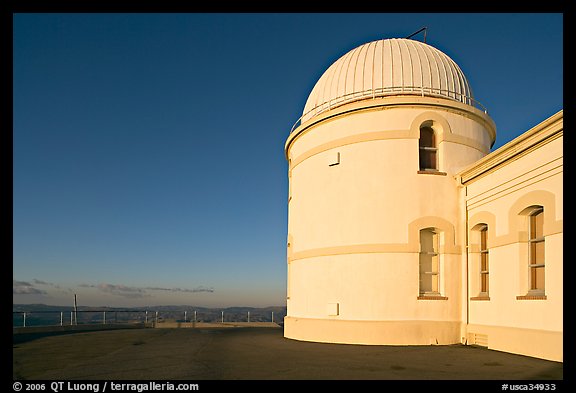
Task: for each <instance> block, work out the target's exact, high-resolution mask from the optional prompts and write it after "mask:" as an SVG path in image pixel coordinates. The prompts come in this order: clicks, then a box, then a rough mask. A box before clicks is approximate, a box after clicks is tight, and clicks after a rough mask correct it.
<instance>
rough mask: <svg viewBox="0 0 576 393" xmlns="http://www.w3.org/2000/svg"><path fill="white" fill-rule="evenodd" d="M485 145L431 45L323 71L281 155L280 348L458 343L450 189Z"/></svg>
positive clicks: (456, 207) (458, 270) (450, 71)
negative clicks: (284, 175) (285, 190)
mask: <svg viewBox="0 0 576 393" xmlns="http://www.w3.org/2000/svg"><path fill="white" fill-rule="evenodd" d="M495 137H496V130H495V125H494V122H493V121H492V120H491V119H490V117H489V116H488V115H487V114H486V112H485V110H484V109H483V108H479V105H478V104H477V103H476V101H475V100H474V98H473V96H472V92H471V89H470V86H469V85H468V82H467V80H466V78H465V77H464V74H463V73H462V71H461V70H460V68H459V67H458V65H456V63H454V61H452V60H451V59H450V58H449V57H448V56H447V55H446V54H444V53H442V52H440V51H439V50H437V49H436V48H434V47H432V46H430V45H427V44H425V43H422V42H419V41H414V40H410V39H384V40H378V41H374V42H369V43H366V44H364V45H361V46H359V47H357V48H355V49H353V50H351V51H350V52H348V53H347V54H345V55H344V56H342V57H341V58H340V59H338V60H337V61H336V62H335V63H334V64H332V66H330V68H328V70H327V71H326V72H325V73H324V74H323V75H322V77H321V78H320V79H319V80H318V82H317V83H316V85H315V86H314V88H313V90H312V92H311V94H310V96H309V98H308V101H307V102H306V105H305V108H304V114H303V116H302V117H301V119H300V120H299V121H298V122H297V123H296V125H295V127H294V128H293V129H292V130H291V132H290V135H289V137H288V139H287V141H286V145H285V153H286V157H287V159H288V162H289V174H288V177H289V184H290V185H289V198H288V199H289V205H288V206H289V207H288V248H287V259H288V293H287V298H288V300H287V305H288V313H287V316H286V318H285V320H284V331H285V333H284V334H285V336H286V337H288V338H292V339H298V340H306V341H320V342H335V343H358V344H403V345H410V344H414V345H420V344H426V345H427V344H431V343H433V344H436V343H438V344H450V343H457V342H460V328H461V323H462V315H463V312H462V307H463V305H464V304H465V303H464V300H463V298H462V291H463V288H462V286H463V285H465V284H463V283H462V278H463V274H465V272H464V269H465V268H464V266H465V265H463V264H462V261H463V259H462V255H463V252H464V251H465V250H464V248H465V239H462V237H463V236H461V234H460V227H461V226H462V223H463V220H464V217H462V213H461V209H460V206H461V203H460V200H459V193H458V185H457V182H456V179H455V178H454V176H453V175H454V174H456V173H457V172H458V171H460V170H461V169H463V168H464V167H466V166H467V165H469V164H471V163H473V162H474V161H476V160H478V159H479V158H481V157H483V156H484V155H486V154H487V153H488V152H489V150H490V147H491V146H492V144H493V143H494V140H495ZM464 277H465V276H464ZM464 322H465V321H464Z"/></svg>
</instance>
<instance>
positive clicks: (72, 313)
mask: <svg viewBox="0 0 576 393" xmlns="http://www.w3.org/2000/svg"><path fill="white" fill-rule="evenodd" d="M73 316H74V312H73V311H70V326H72V325H74V323H73V321H74V319H73Z"/></svg>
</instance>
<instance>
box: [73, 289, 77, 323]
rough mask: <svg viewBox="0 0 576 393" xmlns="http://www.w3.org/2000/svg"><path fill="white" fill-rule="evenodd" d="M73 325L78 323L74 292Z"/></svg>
mask: <svg viewBox="0 0 576 393" xmlns="http://www.w3.org/2000/svg"><path fill="white" fill-rule="evenodd" d="M74 325H78V303H77V302H76V294H74Z"/></svg>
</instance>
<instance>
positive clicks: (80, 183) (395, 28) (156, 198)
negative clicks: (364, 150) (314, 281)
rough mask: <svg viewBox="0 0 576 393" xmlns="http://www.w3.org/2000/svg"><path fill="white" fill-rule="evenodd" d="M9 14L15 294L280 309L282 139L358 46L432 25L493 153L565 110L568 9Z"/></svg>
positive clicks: (431, 37) (18, 298) (26, 299)
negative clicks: (481, 111)
mask: <svg viewBox="0 0 576 393" xmlns="http://www.w3.org/2000/svg"><path fill="white" fill-rule="evenodd" d="M13 21H14V29H13V32H14V36H13V45H14V48H13V68H14V70H13V89H14V90H13V122H14V127H13V294H14V295H13V301H14V303H46V304H54V305H70V304H72V299H73V294H74V293H76V294H77V296H78V302H79V304H81V305H93V306H144V305H167V304H174V305H196V306H214V307H226V306H270V305H284V304H285V293H286V233H287V163H286V161H285V158H284V153H283V147H284V142H285V140H286V138H287V136H288V133H289V131H290V128H291V127H292V125H293V124H294V122H295V121H296V120H297V119H298V118H299V117H300V115H301V114H302V110H303V108H304V104H305V101H306V99H307V97H308V94H309V93H310V91H311V90H312V87H313V86H314V84H315V83H316V81H317V80H318V79H319V78H320V76H321V75H322V73H323V72H324V71H325V70H326V69H327V68H328V67H329V66H330V64H332V63H333V62H334V61H335V60H337V59H338V58H339V57H340V56H342V55H343V54H345V53H346V52H348V51H349V50H351V49H353V48H354V47H356V46H358V45H361V44H363V43H366V42H369V41H372V40H376V39H381V38H392V37H405V36H407V35H409V34H411V33H413V32H415V31H416V30H418V29H420V28H421V27H423V26H427V27H428V30H427V37H426V39H427V43H428V44H430V45H433V46H435V47H437V48H438V49H440V50H442V51H443V52H445V53H446V54H447V55H449V56H450V57H451V58H452V59H453V60H454V61H455V62H456V63H457V64H458V65H459V66H460V68H461V69H462V70H463V72H464V74H465V75H466V76H467V78H468V80H469V82H470V84H471V86H472V89H473V92H474V95H475V98H476V99H477V100H478V101H479V102H481V103H482V104H483V105H484V106H485V107H486V108H487V109H488V113H489V115H490V116H491V117H492V118H493V119H494V121H495V122H496V126H497V133H498V136H497V140H496V144H495V145H494V149H495V148H497V147H499V146H502V145H503V144H505V143H506V142H508V141H510V140H511V139H513V138H515V137H516V136H518V135H520V134H522V133H523V132H525V131H527V130H528V129H529V128H531V127H532V126H534V125H536V124H538V123H539V122H541V121H542V120H544V119H546V118H547V117H549V116H551V115H553V114H554V113H556V112H557V111H559V110H561V109H562V108H563V16H562V14H527V13H519V14H455V13H448V14H442V13H439V14H418V13H412V14H361V13H353V14H344V13H342V14H340V13H329V14H321V13H315V14H266V13H255V14H153V13H149V14H146V13H141V14H137V13H135V14H115V13H110V14H89V13H87V14H57V13H56V14H48V13H46V14H32V13H27V14H15V15H14V18H13ZM415 38H416V39H420V40H422V38H423V35H422V34H420V35H418V36H416V37H415Z"/></svg>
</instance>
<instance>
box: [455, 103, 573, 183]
mask: <svg viewBox="0 0 576 393" xmlns="http://www.w3.org/2000/svg"><path fill="white" fill-rule="evenodd" d="M563 132H564V110H560V111H559V112H557V113H556V114H554V115H552V116H550V117H549V118H548V119H546V120H544V121H543V122H541V123H539V124H538V125H536V126H534V127H532V128H531V129H530V130H528V131H526V132H525V133H523V134H522V135H520V136H519V137H517V138H515V139H513V140H511V141H510V142H508V143H506V144H505V145H503V146H502V147H500V148H499V149H497V150H494V151H493V152H492V153H490V154H488V155H486V156H485V157H483V158H481V159H480V160H478V161H476V162H475V163H473V164H471V165H470V166H468V167H467V168H465V169H464V170H462V171H460V172H459V173H458V174H456V178H457V179H459V182H460V184H463V185H465V184H466V183H468V182H470V181H473V180H474V179H476V178H478V177H479V176H483V175H486V174H488V173H490V172H492V171H493V170H495V169H496V168H497V167H499V166H501V165H505V164H507V163H508V162H510V161H513V160H516V159H518V158H520V157H522V156H523V155H525V154H527V153H529V152H531V151H532V150H534V149H535V148H537V147H540V146H542V145H544V144H546V143H549V142H551V141H553V140H554V139H556V138H559V137H561V136H562V135H563Z"/></svg>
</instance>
